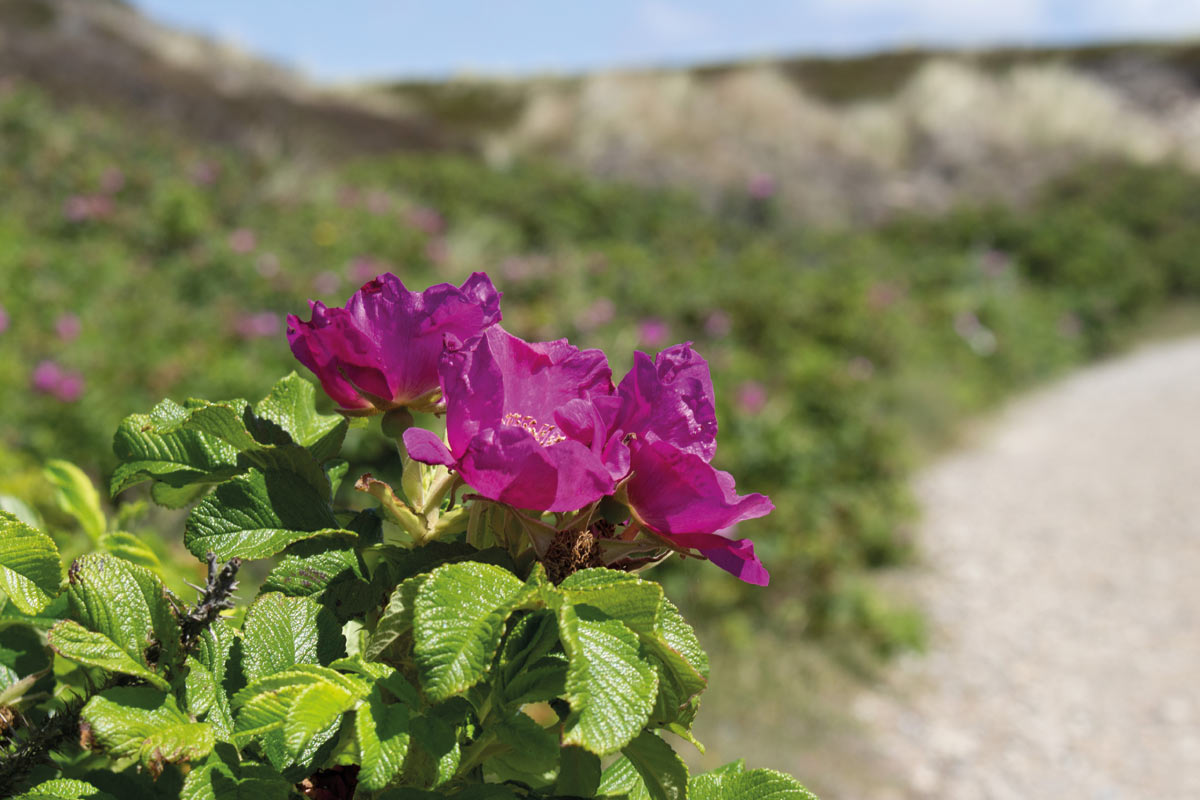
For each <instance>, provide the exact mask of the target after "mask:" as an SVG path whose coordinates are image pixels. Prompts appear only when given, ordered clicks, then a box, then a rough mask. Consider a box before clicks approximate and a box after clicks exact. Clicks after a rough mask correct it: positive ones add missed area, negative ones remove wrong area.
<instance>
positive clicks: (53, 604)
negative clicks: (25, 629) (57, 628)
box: [0, 593, 68, 630]
mask: <svg viewBox="0 0 1200 800" xmlns="http://www.w3.org/2000/svg"><path fill="white" fill-rule="evenodd" d="M0 597H3V594H2V593H0ZM67 614H68V603H67V595H66V593H63V594H60V595H59V596H58V597H56V598H54V599H53V600H51V601H50V604H49V605H48V606H46V607H45V608H44V609H42V610H41V611H39V612H38V613H37V614H26V613H25V612H24V611H22V610H21V609H19V608H17V606H16V604H15V603H10V602H8V601H7V600H4V601H3V603H2V604H0V630H3V629H4V628H6V627H7V626H9V625H13V624H21V625H30V626H32V627H34V628H37V629H39V630H49V629H50V628H52V627H54V625H55V623H57V622H59V621H60V620H62V619H65V618H66V617H67Z"/></svg>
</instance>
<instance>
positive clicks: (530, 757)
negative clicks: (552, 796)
mask: <svg viewBox="0 0 1200 800" xmlns="http://www.w3.org/2000/svg"><path fill="white" fill-rule="evenodd" d="M490 730H491V733H492V735H494V736H495V737H496V741H497V742H499V743H500V744H503V745H506V746H507V747H506V749H504V750H502V751H500V752H497V753H496V754H495V755H493V756H492V757H491V758H489V759H488V760H487V763H486V764H485V765H484V766H485V768H486V769H487V770H489V771H490V772H492V773H493V774H494V775H495V776H496V778H497V780H498V781H500V782H503V781H508V780H517V781H520V782H521V783H525V784H529V785H530V786H538V787H540V786H548V785H549V784H550V783H551V782H552V781H553V780H554V774H555V769H556V768H557V767H558V757H559V752H560V750H561V748H560V747H559V744H558V733H557V731H555V730H548V729H546V728H543V727H542V726H541V725H538V724H537V723H536V722H534V721H533V720H532V719H531V718H529V717H528V716H526V715H525V714H524V713H522V712H520V711H516V712H513V713H511V714H509V715H507V716H505V717H503V718H501V719H500V720H499V721H497V722H496V723H495V724H494V725H493V726H492V727H491V728H490ZM596 766H597V770H596V772H597V776H599V763H597V765H596Z"/></svg>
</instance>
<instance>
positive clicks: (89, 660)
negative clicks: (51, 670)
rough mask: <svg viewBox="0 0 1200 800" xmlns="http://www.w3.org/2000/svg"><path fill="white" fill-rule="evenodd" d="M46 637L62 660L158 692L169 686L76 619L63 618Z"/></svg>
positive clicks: (111, 641) (104, 637) (114, 644)
mask: <svg viewBox="0 0 1200 800" xmlns="http://www.w3.org/2000/svg"><path fill="white" fill-rule="evenodd" d="M47 636H48V639H49V642H50V646H51V647H52V648H54V652H56V653H58V654H59V655H60V656H62V657H63V658H67V659H70V660H71V661H75V662H78V663H80V664H85V665H87V666H89V667H99V668H100V669H104V670H108V671H109V672H117V673H120V674H122V675H132V676H133V677H135V678H141V679H142V680H144V681H146V682H148V683H152V684H154V685H155V686H157V687H159V688H160V689H164V690H165V689H167V688H169V687H170V684H169V683H167V681H166V679H164V678H163V677H161V676H159V675H156V674H155V673H153V672H151V671H150V670H149V669H147V668H146V666H145V665H143V664H141V663H139V662H137V661H135V660H134V659H133V658H132V657H131V656H130V655H129V653H127V652H125V650H123V649H122V648H121V647H120V646H119V645H118V644H117V643H116V642H114V641H113V640H112V639H110V638H108V637H107V636H105V635H104V634H103V633H97V632H96V631H89V630H88V629H87V628H85V627H83V626H82V625H80V624H79V623H78V622H76V621H75V620H71V619H66V620H63V621H62V622H59V623H58V624H57V625H55V626H54V627H53V628H51V629H50V633H49V634H48V635H47Z"/></svg>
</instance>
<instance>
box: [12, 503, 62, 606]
mask: <svg viewBox="0 0 1200 800" xmlns="http://www.w3.org/2000/svg"><path fill="white" fill-rule="evenodd" d="M61 582H62V566H61V565H60V564H59V560H58V548H57V547H55V545H54V540H53V539H51V538H50V537H49V536H47V535H46V534H44V533H42V532H41V531H37V530H34V529H33V528H31V527H29V526H28V525H26V524H25V523H24V522H21V521H20V520H19V519H17V518H16V516H15V515H13V514H10V513H8V512H7V511H0V589H2V590H3V591H4V593H5V594H7V595H8V596H9V598H10V599H11V600H12V602H13V603H15V604H16V606H17V608H19V609H21V611H23V612H25V613H26V614H36V613H38V612H39V611H41V610H42V609H43V608H45V607H46V606H47V605H48V604H49V603H50V600H51V598H53V597H54V596H55V595H56V594H58V587H59V584H60V583H61Z"/></svg>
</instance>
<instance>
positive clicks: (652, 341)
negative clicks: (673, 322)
mask: <svg viewBox="0 0 1200 800" xmlns="http://www.w3.org/2000/svg"><path fill="white" fill-rule="evenodd" d="M670 333H671V331H670V329H669V328H668V327H667V323H665V322H663V321H662V320H661V319H658V318H657V317H647V318H646V319H644V320H642V321H641V322H639V323H638V344H640V345H642V346H643V347H659V346H660V345H662V344H663V343H664V342H666V341H667V337H668V336H669V335H670Z"/></svg>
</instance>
